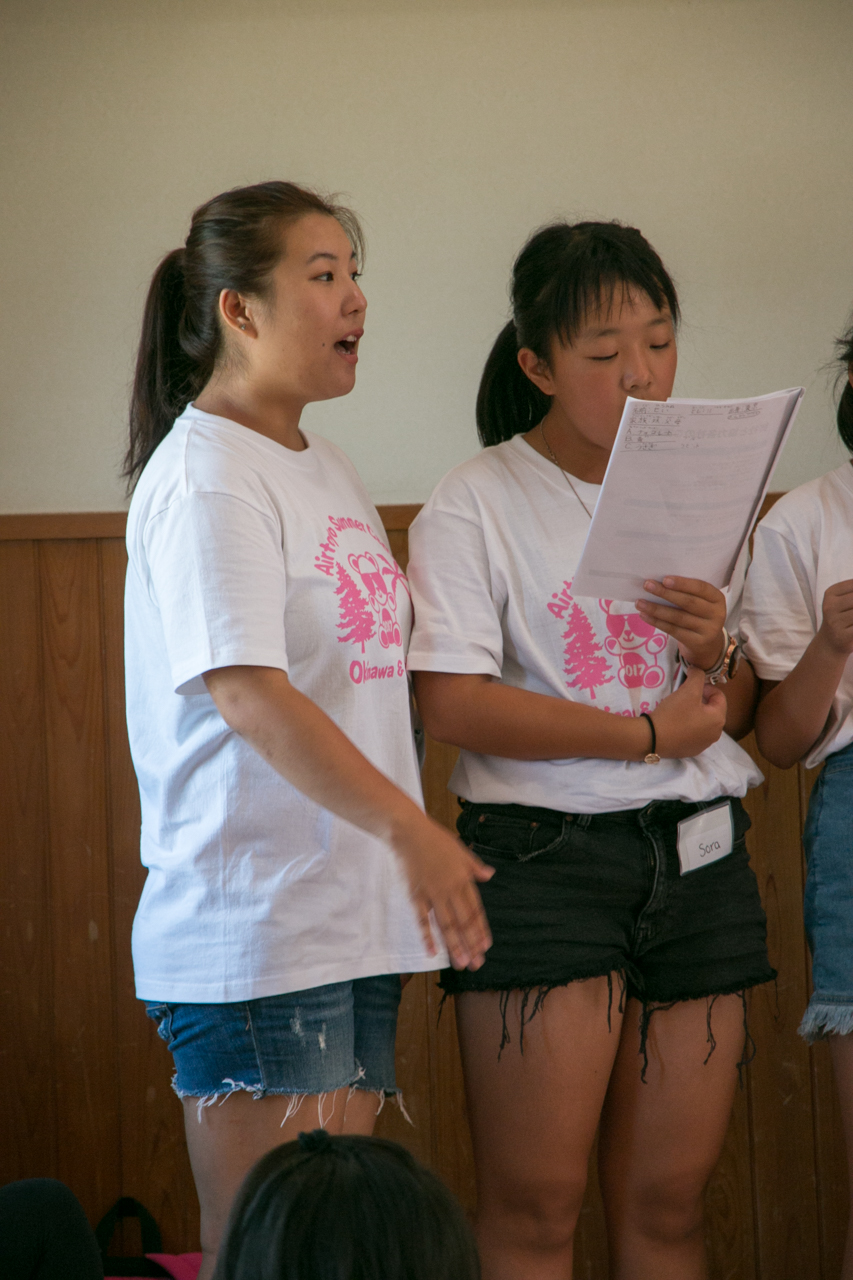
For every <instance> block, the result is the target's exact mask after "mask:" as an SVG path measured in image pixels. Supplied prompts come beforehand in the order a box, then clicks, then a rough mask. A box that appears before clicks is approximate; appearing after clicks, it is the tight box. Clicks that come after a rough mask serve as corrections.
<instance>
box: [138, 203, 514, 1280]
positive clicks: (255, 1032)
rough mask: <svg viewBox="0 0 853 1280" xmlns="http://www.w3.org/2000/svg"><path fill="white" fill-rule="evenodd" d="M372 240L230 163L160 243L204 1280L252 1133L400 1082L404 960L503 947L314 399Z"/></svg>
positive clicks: (285, 1132) (158, 548) (177, 874)
mask: <svg viewBox="0 0 853 1280" xmlns="http://www.w3.org/2000/svg"><path fill="white" fill-rule="evenodd" d="M360 247H361V241H360V233H359V229H358V224H357V222H356V220H355V218H354V217H353V215H352V214H351V213H350V212H349V211H348V210H347V209H343V208H341V207H340V206H338V205H336V204H333V203H330V202H329V201H328V200H325V199H323V198H321V197H320V196H318V195H317V194H316V193H315V192H312V191H307V190H305V189H303V188H301V187H297V186H295V185H294V184H292V183H288V182H265V183H261V184H259V185H257V186H253V187H244V188H241V189H238V190H235V191H226V192H224V193H223V194H222V195H219V196H216V197H215V198H214V199H213V200H210V201H208V203H207V204H205V205H203V206H202V207H201V208H200V209H197V210H196V212H195V214H194V215H193V219H192V225H191V227H190V232H189V235H188V237H187V241H186V244H185V245H184V246H183V247H182V248H179V249H175V250H174V251H173V252H172V253H170V254H168V255H167V256H166V257H165V258H164V260H163V261H162V263H161V264H160V266H159V267H158V268H157V271H156V272H155V275H154V279H153V281H152V283H151V288H150V290H149V294H148V300H147V302H146V308H145V316H144V320H143V327H142V340H141V343H140V348H139V359H138V365H137V373H136V381H135V385H134V392H133V399H132V404H131V415H130V427H131V431H130V448H129V452H128V459H127V475H128V476H129V478H130V479H131V481H132V482H135V484H136V487H135V492H134V494H133V501H132V502H131V504H130V513H129V516H128V526H127V545H128V556H129V566H128V574H127V588H126V672H127V714H128V727H129V733H130V745H131V750H132V753H133V762H134V766H135V768H136V773H137V777H138V779H139V789H140V795H141V801H142V860H143V862H144V863H145V865H146V867H147V868H148V877H147V879H146V881H145V887H144V889H143V891H142V897H141V900H140V903H139V908H138V910H137V913H136V919H135V921H134V926H133V959H134V968H135V973H136V989H137V995H138V996H139V997H140V998H141V999H143V1000H144V1001H145V1002H146V1004H147V1010H148V1014H149V1016H150V1017H151V1018H153V1019H154V1020H155V1021H156V1023H157V1025H158V1029H159V1032H160V1035H161V1036H162V1038H163V1039H164V1040H165V1041H166V1043H167V1044H168V1046H169V1048H170V1049H171V1051H172V1055H173V1057H174V1061H175V1084H174V1087H175V1090H176V1092H177V1094H178V1096H179V1097H180V1098H181V1100H182V1102H183V1107H184V1121H185V1129H186V1135H187V1144H188V1147H189V1153H190V1160H191V1163H192V1169H193V1175H194V1177H195V1183H196V1188H197V1190H198V1194H199V1200H200V1202H201V1233H202V1248H203V1252H204V1260H203V1263H202V1269H201V1272H200V1280H209V1277H210V1275H211V1273H212V1270H213V1264H214V1258H215V1255H216V1249H217V1246H218V1243H219V1239H220V1236H221V1232H222V1229H223V1226H224V1223H225V1219H226V1216H227V1213H228V1209H229V1206H230V1204H231V1199H232V1197H233V1195H234V1192H235V1191H236V1189H237V1187H238V1186H239V1184H240V1182H241V1181H242V1179H243V1177H244V1176H245V1174H246V1172H247V1170H248V1169H249V1167H250V1166H251V1165H252V1164H253V1163H254V1162H255V1161H256V1160H257V1159H258V1157H259V1156H261V1155H262V1154H263V1153H264V1152H265V1151H268V1150H269V1149H270V1148H271V1147H273V1146H276V1145H277V1144H278V1143H280V1142H281V1141H282V1139H287V1138H288V1137H289V1136H291V1135H293V1134H295V1132H296V1131H298V1129H300V1128H304V1127H305V1123H306V1120H308V1123H309V1124H311V1123H313V1124H319V1125H321V1126H325V1127H328V1128H331V1129H333V1130H334V1131H337V1132H341V1131H347V1132H351V1133H353V1132H354V1133H362V1134H367V1133H370V1131H371V1129H372V1127H373V1118H374V1116H375V1114H376V1111H377V1108H378V1106H379V1105H380V1103H381V1101H382V1100H383V1099H384V1097H385V1095H386V1094H391V1095H393V1093H394V1091H395V1079H394V1034H395V1028H396V1021H397V1006H398V1004H399V1000H400V978H399V974H400V973H401V972H410V971H418V970H425V969H430V968H431V967H433V966H434V964H435V956H436V952H437V950H438V946H439V943H440V941H441V938H442V937H443V941H444V943H446V947H447V951H448V953H449V955H450V958H451V960H452V962H453V963H455V964H463V965H464V964H472V965H475V966H476V965H477V964H479V963H480V962H481V958H482V953H483V950H484V949H485V947H486V946H488V935H487V928H486V925H485V921H484V919H483V915H482V908H481V906H480V902H479V898H478V896H477V889H476V884H475V881H476V880H478V879H483V878H484V877H485V878H487V877H488V875H489V874H490V872H489V871H488V870H487V869H486V868H484V867H483V866H482V865H481V864H480V863H478V862H477V860H476V859H475V858H473V857H472V856H471V854H469V852H468V851H467V850H466V849H464V848H463V847H462V845H461V844H460V843H459V842H458V841H456V840H454V839H452V838H451V836H450V835H449V834H448V833H447V832H446V831H445V830H444V829H443V828H442V827H440V826H439V825H438V824H437V823H435V822H433V821H432V820H431V819H429V818H428V817H427V816H426V814H425V813H424V812H423V809H422V806H421V793H420V779H419V777H418V769H417V761H416V757H415V751H414V745H413V738H412V726H411V718H410V705H409V691H408V685H407V681H406V673H405V646H406V641H407V638H408V632H409V627H410V620H411V605H410V600H409V593H408V589H407V586H406V580H405V578H404V576H403V574H402V573H401V572H400V570H399V568H398V566H397V565H396V564H395V562H394V558H393V556H392V555H391V551H390V548H389V546H388V540H387V537H386V535H385V531H384V529H383V528H382V524H381V522H380V520H379V517H378V515H377V512H376V509H375V508H374V506H373V504H372V502H371V501H370V498H369V497H368V495H367V492H366V491H365V488H364V486H363V485H362V483H361V481H360V480H359V478H358V476H357V474H356V472H355V470H354V468H353V466H352V464H351V463H350V462H349V460H348V459H347V458H346V457H345V456H344V455H343V454H342V453H341V451H340V450H339V449H337V448H336V447H335V446H334V445H333V444H330V443H329V442H328V441H326V440H323V439H322V438H321V437H319V436H316V435H314V434H313V433H312V434H309V433H307V432H304V431H303V430H302V428H301V426H300V420H301V416H302V411H303V409H304V408H305V406H306V405H308V404H310V403H312V402H315V401H319V400H328V399H331V398H333V397H336V396H343V395H346V394H347V393H348V392H349V391H351V390H352V388H353V386H354V384H355V373H356V363H357V360H358V346H359V342H360V339H361V336H362V333H363V329H364V318H365V308H366V301H365V297H364V294H363V293H362V291H361V288H360V286H359V283H358V275H359V257H360ZM431 921H432V923H431ZM433 925H435V926H436V935H441V937H439V936H436V937H435V939H434V938H433V932H432V926H433ZM309 1117H310V1119H309Z"/></svg>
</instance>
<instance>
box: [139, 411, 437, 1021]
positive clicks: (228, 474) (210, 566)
mask: <svg viewBox="0 0 853 1280" xmlns="http://www.w3.org/2000/svg"><path fill="white" fill-rule="evenodd" d="M306 439H307V441H308V444H309V448H307V449H306V450H304V451H303V452H295V451H293V450H291V449H286V448H284V447H283V446H282V445H280V444H277V443H276V442H275V441H273V440H269V439H267V438H266V437H265V436H262V435H259V434H258V433H257V432H256V431H251V430H249V429H248V428H247V427H243V426H240V425H238V424H237V423H235V422H230V421H228V420H227V419H224V418H218V417H214V416H212V415H210V414H206V413H201V412H199V411H198V410H196V409H194V408H193V407H192V406H190V407H189V408H188V409H187V410H186V412H185V413H184V414H182V416H181V417H180V418H178V420H177V422H176V423H175V425H174V427H173V428H172V430H171V432H170V433H169V435H168V436H167V437H166V438H165V440H164V441H163V442H162V444H161V445H160V446H159V448H158V449H157V450H156V452H155V453H154V456H153V457H152V458H151V461H150V462H149V463H148V465H147V466H146V468H145V470H144V472H143V473H142V476H141V478H140V481H139V484H138V486H137V488H136V492H135V494H134V496H133V502H132V503H131V507H130V514H129V517H128V526H127V546H128V556H129V566H128V574H127V587H126V596H125V606H126V641H125V643H126V677H127V716H128V726H129V732H130V745H131V752H132V755H133V762H134V765H135V768H136V773H137V777H138V779H139V790H140V795H141V800H142V861H143V863H144V864H145V866H146V867H147V868H148V877H147V879H146V881H145V887H144V889H143V891H142V897H141V900H140V903H139V908H138V910H137V913H136V919H135V921H134V926H133V959H134V968H135V971H136V989H137V994H138V995H139V996H140V997H141V998H143V999H149V1000H173V1001H192V1002H198V1003H207V1002H217V1003H218V1002H225V1001H234V1000H249V999H255V998H258V997H261V996H266V995H276V994H282V993H284V992H288V991H298V990H302V989H304V988H310V987H316V986H322V985H324V984H326V983H331V982H341V981H344V980H347V979H351V978H359V977H366V976H368V975H370V974H376V973H396V972H408V971H422V970H426V969H432V968H435V967H436V965H437V964H440V963H442V962H443V960H444V957H443V956H442V955H439V956H438V957H437V958H436V957H433V956H428V955H427V953H426V950H425V947H424V945H423V942H422V940H421V935H420V930H419V928H418V925H417V921H416V917H415V913H414V910H413V908H412V906H411V904H410V902H409V898H408V894H407V891H406V884H405V880H404V873H403V870H402V868H401V866H400V865H399V863H398V860H397V858H396V856H395V854H394V853H393V851H392V850H391V849H390V847H388V846H387V845H386V844H384V843H383V842H382V841H380V840H378V839H376V838H375V837H373V836H371V835H368V834H367V833H365V832H363V831H360V830H359V829H358V828H357V827H354V826H352V825H351V824H350V823H348V822H344V821H343V820H341V819H339V818H336V817H335V816H333V815H332V814H331V813H329V812H328V810H326V809H323V808H321V807H320V806H319V805H317V804H315V803H314V802H313V801H312V800H309V799H308V798H307V797H306V796H305V795H303V794H302V793H301V792H299V791H297V790H296V789H295V788H294V787H292V786H291V785H290V784H289V783H287V782H285V780H284V779H283V778H282V777H281V776H280V775H279V774H278V773H276V772H275V770H273V769H272V767H271V766H270V765H268V764H267V763H266V762H265V761H264V760H263V759H262V758H261V756H259V755H258V754H257V752H255V751H254V750H253V749H252V748H251V747H250V746H249V745H248V744H247V743H246V742H245V741H244V740H243V739H242V738H240V737H239V736H238V735H237V734H236V733H234V732H232V731H231V729H229V727H228V725H227V724H226V723H225V721H224V720H223V719H222V717H221V716H220V714H219V712H218V711H217V709H216V706H215V704H214V702H213V699H212V698H211V697H210V695H209V694H208V692H207V690H206V687H205V684H204V681H203V679H202V674H203V672H205V671H209V670H211V669H214V668H217V667H225V666H231V665H234V664H246V665H250V666H264V667H276V668H279V669H281V670H282V671H286V672H287V673H288V677H289V679H290V681H291V683H292V684H293V685H294V687H295V688H297V689H299V690H300V691H301V692H302V693H304V694H306V695H307V696H308V697H309V698H311V699H313V701H314V702H315V703H317V705H318V706H320V707H321V708H322V709H323V710H324V711H325V712H326V713H327V714H328V715H329V716H331V718H332V719H333V720H334V721H335V723H336V724H337V725H338V726H339V728H340V729H342V730H343V732H344V733H345V734H346V735H347V737H348V738H350V739H351V741H352V742H354V743H355V745H356V746H357V747H358V748H359V750H360V751H362V752H363V753H364V755H365V756H366V757H367V758H368V759H369V760H370V761H371V762H372V763H373V764H374V765H376V766H377V768H379V769H381V770H382V771H383V772H384V773H385V774H387V775H388V776H389V777H390V778H391V779H393V781H394V782H396V784H397V785H398V786H399V787H401V788H402V789H403V790H404V791H406V792H407V793H408V794H409V795H410V796H412V798H413V799H415V800H416V801H417V802H418V803H419V804H420V803H422V797H421V789H420V779H419V776H418V769H417V763H416V759H415V750H414V746H413V739H412V730H411V716H410V700H409V689H408V680H407V677H406V673H405V650H406V644H407V641H408V637H409V631H410V626H411V602H410V597H409V592H408V587H407V584H406V579H405V577H404V576H403V574H402V573H401V571H400V570H399V568H398V567H397V565H396V563H395V561H394V558H393V556H392V555H391V552H390V550H389V547H388V540H387V538H386V536H385V532H384V530H383V528H382V524H381V522H380V520H379V517H378V515H377V513H376V510H375V508H374V507H373V505H372V503H371V502H370V499H369V498H368V496H367V493H366V492H365V489H364V486H363V485H362V483H361V481H360V480H359V478H358V475H357V474H356V472H355V469H354V468H353V466H352V464H351V463H350V462H349V461H348V459H347V458H346V457H345V456H344V455H343V454H342V453H341V452H340V450H339V449H337V448H336V447H335V446H334V445H332V444H330V443H328V441H325V440H322V439H320V438H319V437H317V436H314V435H309V434H307V433H306Z"/></svg>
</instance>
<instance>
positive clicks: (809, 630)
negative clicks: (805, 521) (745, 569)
mask: <svg viewBox="0 0 853 1280" xmlns="http://www.w3.org/2000/svg"><path fill="white" fill-rule="evenodd" d="M816 630H817V618H816V615H815V608H814V593H813V589H812V585H811V583H810V581H809V577H808V573H807V571H806V567H805V565H804V563H803V558H802V556H801V554H800V551H799V548H798V547H797V545H796V543H795V542H794V541H793V540H792V539H791V538H790V537H789V536H788V535H787V534H786V533H783V532H782V531H780V530H779V529H775V528H772V527H769V526H767V525H763V524H760V525H759V526H758V528H757V529H756V531H755V541H754V545H753V551H752V564H751V565H750V568H749V573H748V575H747V579H746V586H745V588H744V595H743V605H742V608H741V619H740V634H741V638H742V639H743V642H744V651H745V653H746V656H747V657H748V658H749V660H750V662H751V663H752V665H753V667H754V668H755V672H756V674H757V675H758V676H759V677H760V678H761V679H762V680H783V679H784V678H785V676H786V675H788V673H789V672H790V671H793V669H794V667H795V666H796V665H797V663H798V662H799V660H800V658H801V657H802V656H803V654H804V653H805V651H806V649H807V647H808V645H809V644H810V642H811V641H812V639H813V638H814V635H815V632H816Z"/></svg>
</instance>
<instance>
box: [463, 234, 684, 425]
mask: <svg viewBox="0 0 853 1280" xmlns="http://www.w3.org/2000/svg"><path fill="white" fill-rule="evenodd" d="M625 289H636V290H638V291H641V292H642V293H645V294H647V296H648V297H649V298H650V299H651V301H652V302H653V304H654V305H655V306H656V307H658V308H660V309H661V310H663V308H664V307H665V306H666V307H668V308H669V312H670V315H671V316H672V321H673V324H676V325H677V324H678V320H679V317H680V314H681V312H680V308H679V305H678V295H677V293H676V291H675V285H674V284H673V282H672V279H671V277H670V275H669V273H668V272H667V270H666V268H665V267H664V265H663V263H662V262H661V260H660V258H659V257H658V255H657V253H655V251H654V249H653V248H652V246H651V245H650V244H649V242H648V240H646V239H645V237H644V236H642V235H641V234H640V232H639V231H638V230H637V229H636V227H626V226H623V224H622V223H621V222H576V223H574V224H570V223H567V222H555V223H552V224H551V225H550V226H547V227H541V228H540V229H539V230H538V231H536V232H535V233H534V234H533V235H532V236H531V237H530V239H529V240H528V241H527V243H526V244H525V246H524V248H523V249H522V250H521V253H520V254H519V255H518V257H517V258H516V260H515V265H514V266H513V269H512V290H511V296H512V319H511V320H510V322H509V324H507V325H506V326H505V327H504V328H503V329H502V330H501V332H500V333H499V334H498V337H497V340H496V342H495V344H494V346H493V347H492V350H491V352H490V354H489V358H488V359H487V361H486V365H485V368H484V369H483V376H482V378H481V380H480V390H479V393H478V395H477V429H478V431H479V433H480V439H481V441H482V442H483V444H484V445H489V444H499V443H500V442H501V441H502V440H509V439H510V438H511V437H512V436H514V435H518V433H519V432H521V431H529V430H530V428H531V427H534V426H535V425H536V423H537V422H539V421H541V419H542V418H544V416H545V414H546V413H547V412H548V409H549V407H550V404H551V399H550V396H546V395H545V394H544V392H542V391H540V390H539V388H538V387H537V386H535V385H534V384H533V383H532V382H531V381H530V379H529V378H528V377H527V375H526V374H525V373H524V371H523V370H522V368H521V366H520V365H519V363H518V353H519V351H520V350H521V348H522V347H529V348H530V350H531V351H533V352H535V354H536V355H537V356H538V357H539V358H540V360H544V361H546V362H547V361H548V360H549V359H550V355H551V345H552V343H553V341H554V339H555V338H557V339H558V340H559V341H560V342H563V343H569V342H571V341H572V338H573V337H574V336H575V335H576V334H577V332H578V330H579V329H580V327H581V326H582V324H583V322H584V319H585V317H586V316H587V314H588V313H589V311H590V310H591V309H593V308H597V307H599V306H602V305H604V306H605V307H606V306H608V305H609V304H610V303H612V301H613V298H614V296H615V294H616V292H617V290H625Z"/></svg>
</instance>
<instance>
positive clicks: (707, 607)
mask: <svg viewBox="0 0 853 1280" xmlns="http://www.w3.org/2000/svg"><path fill="white" fill-rule="evenodd" d="M643 585H644V587H645V590H646V591H647V592H648V593H649V594H650V595H652V596H656V597H659V599H660V603H655V604H650V603H649V601H648V600H638V601H637V610H638V612H639V614H640V616H641V617H643V618H645V619H646V621H647V622H650V623H651V624H652V625H653V626H655V627H657V629H658V630H659V631H665V632H666V633H667V635H670V636H672V638H673V639H674V640H675V641H677V643H678V648H679V651H680V652H681V655H682V657H683V658H684V661H685V662H688V663H690V664H691V666H696V667H702V668H704V669H705V670H706V671H707V670H708V669H709V668H710V667H713V665H714V664H715V662H717V661H718V660H719V658H720V655H721V652H722V650H721V645H722V643H723V627H724V626H725V625H726V597H725V596H724V595H723V593H722V591H719V590H718V589H717V588H716V587H712V586H711V585H710V583H708V582H701V581H700V580H699V579H698V578H664V580H663V582H652V581H647V582H645V583H644V584H643ZM665 602H668V603H665Z"/></svg>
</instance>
